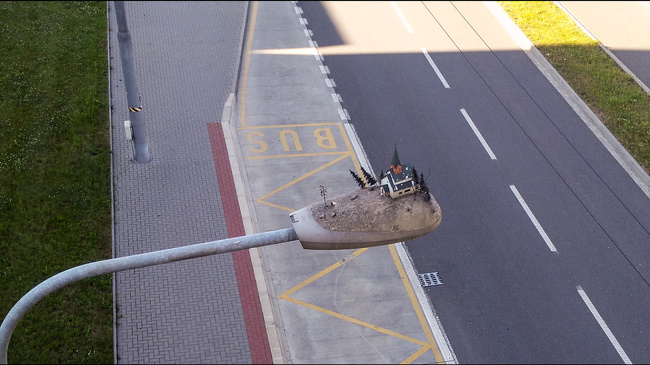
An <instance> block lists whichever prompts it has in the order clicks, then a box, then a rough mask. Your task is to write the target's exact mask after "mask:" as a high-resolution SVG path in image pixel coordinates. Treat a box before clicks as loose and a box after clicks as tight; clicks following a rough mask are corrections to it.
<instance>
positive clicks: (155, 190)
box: [109, 1, 271, 363]
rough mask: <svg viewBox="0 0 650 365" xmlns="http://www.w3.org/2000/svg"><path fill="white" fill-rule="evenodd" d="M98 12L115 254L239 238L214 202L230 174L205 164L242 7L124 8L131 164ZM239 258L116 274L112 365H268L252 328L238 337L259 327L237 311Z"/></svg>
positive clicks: (117, 75)
mask: <svg viewBox="0 0 650 365" xmlns="http://www.w3.org/2000/svg"><path fill="white" fill-rule="evenodd" d="M109 7H111V9H110V12H109V18H110V32H109V37H110V38H109V45H110V67H111V73H110V89H111V90H110V92H111V106H112V109H111V110H112V114H111V121H112V144H113V176H114V209H115V213H114V250H115V257H121V256H126V255H132V254H137V253H143V252H150V251H156V250H161V249H166V248H172V247H178V246H185V245H188V244H195V243H201V242H207V241H214V240H219V239H223V238H227V237H229V236H239V235H242V234H243V229H241V219H240V222H239V226H237V225H236V224H233V223H232V222H230V221H229V218H231V217H233V215H232V214H228V213H229V212H228V209H230V210H232V209H233V207H232V204H230V206H228V205H229V202H228V201H224V199H223V198H222V195H223V194H224V193H226V196H228V194H227V193H228V190H229V189H230V190H232V189H233V187H232V186H231V187H228V186H225V185H224V184H222V182H221V180H219V179H218V176H217V173H218V171H217V170H218V169H219V168H222V167H224V168H225V170H223V171H227V172H228V173H229V168H228V166H223V165H220V164H218V162H219V161H218V160H215V159H214V157H213V156H214V154H217V157H219V155H218V154H223V153H224V147H225V144H223V138H221V140H220V143H219V144H218V145H217V146H214V145H213V144H211V140H210V137H211V136H212V135H213V134H215V133H216V135H215V136H216V138H217V140H219V135H218V133H219V132H218V131H216V132H215V131H213V130H212V129H210V128H209V127H208V126H209V125H210V123H216V122H220V119H221V115H222V111H223V106H224V103H225V102H226V99H227V97H228V95H229V94H230V93H231V91H232V90H233V87H234V81H235V80H236V77H237V70H238V63H239V58H240V54H241V52H240V47H241V39H242V36H243V33H242V32H243V27H244V24H245V17H246V13H247V8H248V3H247V2H177V1H171V2H167V1H165V2H139V1H137V2H125V10H126V14H127V19H128V27H129V30H130V33H131V36H132V39H133V45H134V55H135V65H136V72H137V75H138V81H139V82H138V84H139V89H140V93H141V95H142V104H143V114H144V120H145V125H146V133H147V137H148V143H149V149H150V154H151V159H152V160H151V162H149V163H145V164H138V163H135V162H133V161H132V157H133V155H132V150H131V146H130V144H129V143H128V141H126V139H125V134H124V128H123V121H124V120H126V119H128V109H127V105H126V92H125V89H124V83H123V80H122V75H123V74H122V68H121V64H120V55H119V48H118V43H117V38H116V34H117V26H116V22H115V12H114V9H112V2H109ZM223 171H222V172H223ZM231 203H232V202H231ZM234 203H236V201H234ZM234 208H235V209H237V210H238V207H234ZM238 228H239V231H237V229H238ZM241 256H242V255H241V254H240V255H239V256H238V255H237V254H222V255H215V256H212V257H204V258H200V259H194V260H187V261H182V262H176V263H170V264H165V265H159V266H153V267H148V268H143V269H137V270H129V271H124V272H119V273H116V274H115V308H116V330H115V340H116V341H115V343H116V348H115V354H116V361H115V362H116V363H251V362H270V359H271V358H270V352H269V349H268V345H266V346H261V348H260V347H259V346H260V345H259V344H256V346H257V347H253V348H251V346H250V344H249V337H251V334H250V333H249V332H250V331H252V330H253V328H254V326H253V327H251V328H248V329H247V327H246V323H247V321H248V322H251V323H255V322H257V323H263V322H262V321H261V311H259V309H258V310H257V312H255V311H252V312H250V311H249V312H247V311H246V308H244V307H243V306H242V300H241V297H242V294H244V293H245V292H246V291H247V290H250V289H255V285H254V281H251V278H250V277H248V278H240V277H239V276H240V273H239V272H238V271H237V270H236V267H237V266H246V260H245V259H246V257H244V259H241ZM238 257H240V258H239V259H238ZM242 261H243V263H242ZM248 266H249V267H250V259H248ZM249 271H250V270H249ZM244 272H245V270H244ZM238 280H240V281H241V282H239V283H238ZM246 280H248V282H247V284H246ZM242 282H243V284H242ZM256 294H257V292H256V291H254V292H253V295H256ZM249 327H250V326H249ZM258 333H261V334H262V335H264V334H265V333H264V331H259V330H258ZM252 337H255V336H252ZM261 343H262V344H263V341H261Z"/></svg>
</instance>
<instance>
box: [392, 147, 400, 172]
mask: <svg viewBox="0 0 650 365" xmlns="http://www.w3.org/2000/svg"><path fill="white" fill-rule="evenodd" d="M390 168H391V169H392V170H393V174H399V173H401V172H402V163H401V162H399V156H398V155H397V146H395V152H393V161H392V162H391V163H390Z"/></svg>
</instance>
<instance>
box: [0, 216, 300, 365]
mask: <svg viewBox="0 0 650 365" xmlns="http://www.w3.org/2000/svg"><path fill="white" fill-rule="evenodd" d="M297 239H298V236H297V235H296V231H295V230H294V229H293V228H285V229H280V230H276V231H270V232H263V233H256V234H252V235H249V236H242V237H233V238H228V239H224V240H219V241H211V242H204V243H197V244H193V245H188V246H183V247H176V248H170V249H166V250H160V251H154V252H148V253H142V254H137V255H131V256H125V257H118V258H114V259H108V260H103V261H97V262H91V263H88V264H84V265H80V266H76V267H73V268H71V269H68V270H66V271H63V272H61V273H58V274H56V275H54V276H52V277H50V278H49V279H47V280H45V281H44V282H42V283H40V284H39V285H37V286H35V287H34V288H33V289H32V290H30V291H29V292H28V293H27V294H25V295H24V296H23V297H22V298H21V299H20V300H19V301H18V302H17V303H16V304H15V305H14V306H13V308H11V310H10V311H9V313H8V314H7V316H6V317H5V319H4V321H3V322H2V325H1V326H0V364H6V363H7V351H8V349H9V340H10V339H11V335H12V334H13V331H14V329H15V328H16V326H17V325H18V321H20V319H21V318H22V317H23V316H24V315H25V314H26V313H27V311H28V310H29V309H31V308H32V307H33V306H34V305H36V303H38V302H39V301H40V300H41V299H43V298H45V297H46V296H47V295H48V294H50V293H52V292H54V291H55V290H57V289H60V288H62V287H64V286H66V285H68V284H72V283H74V282H77V281H79V280H82V279H86V278H90V277H93V276H99V275H104V274H109V273H113V272H118V271H123V270H129V269H138V268H141V267H146V266H153V265H160V264H166V263H170V262H175V261H182V260H187V259H193V258H197V257H202V256H210V255H215V254H220V253H225V252H232V251H238V250H246V249H249V248H253V247H261V246H268V245H274V244H277V243H283V242H290V241H295V240H297Z"/></svg>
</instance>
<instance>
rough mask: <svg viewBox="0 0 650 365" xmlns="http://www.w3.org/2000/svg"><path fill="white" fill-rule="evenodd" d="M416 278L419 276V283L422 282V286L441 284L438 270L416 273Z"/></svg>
mask: <svg viewBox="0 0 650 365" xmlns="http://www.w3.org/2000/svg"><path fill="white" fill-rule="evenodd" d="M418 278H420V284H422V286H432V285H442V281H441V280H440V276H439V275H438V272H428V273H426V274H418Z"/></svg>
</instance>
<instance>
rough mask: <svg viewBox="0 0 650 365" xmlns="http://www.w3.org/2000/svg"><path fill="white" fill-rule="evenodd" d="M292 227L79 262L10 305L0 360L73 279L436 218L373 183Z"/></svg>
mask: <svg viewBox="0 0 650 365" xmlns="http://www.w3.org/2000/svg"><path fill="white" fill-rule="evenodd" d="M289 217H290V219H291V223H292V225H293V227H292V228H285V229H279V230H275V231H270V232H263V233H256V234H252V235H249V236H242V237H233V238H228V239H224V240H219V241H211V242H204V243H197V244H193V245H188V246H184V247H177V248H170V249H166V250H160V251H154V252H148V253H142V254H137V255H131V256H125V257H118V258H113V259H108V260H103V261H96V262H91V263H88V264H84V265H80V266H76V267H73V268H71V269H68V270H66V271H63V272H61V273H59V274H56V275H54V276H52V277H50V278H49V279H47V280H45V281H44V282H42V283H40V284H39V285H37V286H36V287H34V288H33V289H32V290H30V291H29V292H28V293H27V294H25V296H23V297H22V298H21V299H20V300H19V301H18V302H17V303H16V304H15V305H14V306H13V308H11V310H10V311H9V313H8V314H7V316H6V317H5V319H4V321H3V322H2V325H1V326H0V364H7V351H8V349H9V340H10V339H11V335H12V334H13V331H14V329H15V328H16V326H17V325H18V322H19V321H20V319H21V318H22V317H23V316H24V315H25V314H26V313H27V311H29V309H31V308H32V307H33V306H34V305H36V303H38V302H39V301H40V300H41V299H43V298H45V297H46V296H47V295H48V294H50V293H52V292H54V291H55V290H57V289H60V288H62V287H64V286H66V285H68V284H72V283H75V282H77V281H79V280H82V279H86V278H90V277H93V276H99V275H104V274H109V273H113V272H118V271H124V270H129V269H138V268H142V267H146V266H153V265H160V264H166V263H170V262H175V261H181V260H187V259H193V258H197V257H202V256H209V255H216V254H220V253H225V252H232V251H238V250H246V249H250V248H253V247H262V246H268V245H274V244H277V243H284V242H291V241H295V240H299V241H300V243H301V244H302V247H303V248H304V249H314V250H341V249H353V248H354V249H356V248H363V247H373V246H379V245H387V244H390V243H395V242H402V241H405V240H410V239H413V238H415V237H419V236H423V235H425V234H427V233H429V232H431V231H433V230H434V229H435V228H436V227H438V225H439V224H440V220H441V218H442V215H441V211H440V207H439V206H438V204H437V203H436V201H435V199H433V196H432V195H430V194H429V193H428V192H426V195H424V197H422V194H414V195H411V196H404V197H401V198H398V199H392V198H390V197H385V196H383V195H380V194H379V193H378V192H377V190H376V189H375V188H373V187H370V188H363V189H360V190H359V191H356V192H353V193H349V194H344V195H340V196H338V197H335V198H332V199H330V202H329V203H327V202H326V203H325V204H321V203H318V204H312V205H310V206H307V207H305V208H302V209H300V210H297V211H295V212H293V213H291V214H290V215H289Z"/></svg>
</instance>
